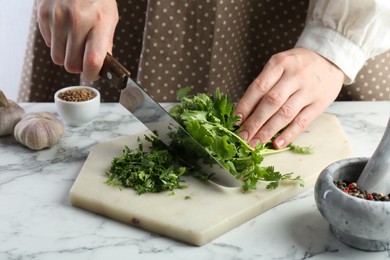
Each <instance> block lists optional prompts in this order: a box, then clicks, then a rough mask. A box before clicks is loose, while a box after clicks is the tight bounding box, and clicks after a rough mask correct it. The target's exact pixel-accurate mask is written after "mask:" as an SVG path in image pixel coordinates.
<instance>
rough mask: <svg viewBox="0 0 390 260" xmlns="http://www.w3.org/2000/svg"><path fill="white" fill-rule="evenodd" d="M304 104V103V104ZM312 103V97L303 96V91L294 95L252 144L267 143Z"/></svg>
mask: <svg viewBox="0 0 390 260" xmlns="http://www.w3.org/2000/svg"><path fill="white" fill-rule="evenodd" d="M303 102H304V103H303ZM311 102H312V99H311V98H310V95H302V93H301V91H297V92H295V93H294V94H292V95H291V96H290V97H289V98H288V99H287V100H286V102H285V103H284V104H283V106H281V107H280V108H279V109H278V110H277V111H276V112H275V113H274V114H273V115H272V116H271V118H270V119H269V120H268V121H267V122H266V123H265V124H264V125H263V126H262V127H261V128H260V129H259V130H258V131H257V133H256V134H255V135H254V136H253V138H252V140H251V141H250V144H251V145H252V146H256V144H257V143H259V142H260V143H266V142H268V141H270V140H271V138H272V137H273V136H275V135H276V134H277V133H278V132H279V131H280V130H281V129H283V128H284V127H285V126H286V125H288V124H289V123H291V122H292V120H293V119H294V118H295V117H296V116H297V115H298V113H299V112H300V111H301V110H302V109H303V108H304V107H305V106H307V105H308V104H310V103H311Z"/></svg>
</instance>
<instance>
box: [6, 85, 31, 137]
mask: <svg viewBox="0 0 390 260" xmlns="http://www.w3.org/2000/svg"><path fill="white" fill-rule="evenodd" d="M24 115H25V111H24V109H23V108H22V107H20V106H19V105H18V104H17V103H16V102H14V101H12V100H9V99H7V97H6V96H5V95H4V93H3V91H1V90H0V136H5V135H9V134H12V133H13V131H14V128H15V125H16V124H17V123H18V122H19V121H20V120H21V119H22V117H23V116H24Z"/></svg>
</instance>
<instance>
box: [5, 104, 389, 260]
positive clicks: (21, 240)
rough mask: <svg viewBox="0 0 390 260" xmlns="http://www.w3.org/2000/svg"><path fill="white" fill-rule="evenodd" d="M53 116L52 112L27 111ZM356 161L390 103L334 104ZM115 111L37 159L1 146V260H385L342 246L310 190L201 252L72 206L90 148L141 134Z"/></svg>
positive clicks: (369, 149)
mask: <svg viewBox="0 0 390 260" xmlns="http://www.w3.org/2000/svg"><path fill="white" fill-rule="evenodd" d="M22 105H23V107H24V108H25V110H26V111H27V112H32V111H50V112H53V113H56V111H55V106H54V104H52V103H34V104H22ZM327 112H328V113H332V114H335V115H337V116H338V118H339V120H340V122H341V125H342V127H343V129H344V130H345V133H346V135H347V138H348V140H349V141H350V143H351V145H352V147H353V149H354V151H355V153H356V156H370V155H371V154H372V153H373V152H374V150H375V148H376V146H377V145H378V143H379V141H380V138H381V137H382V134H383V132H384V130H385V126H386V125H387V121H388V119H389V117H390V102H387V101H386V102H358V103H356V102H354V103H352V102H336V103H334V104H333V105H332V106H331V107H330V108H329V109H328V110H327ZM143 130H144V128H143V127H142V125H140V124H139V123H137V121H136V120H135V119H134V118H133V117H132V116H129V115H128V113H127V112H126V110H125V109H123V108H122V107H121V106H120V105H119V104H107V103H106V104H102V107H101V110H100V113H99V116H98V118H96V119H95V120H94V121H93V122H92V123H90V124H88V125H86V126H84V127H79V128H71V127H66V130H65V132H66V134H65V136H64V138H63V139H62V141H61V143H60V144H59V145H57V146H56V147H53V148H52V149H48V150H43V151H39V152H34V151H31V150H28V149H26V148H23V147H22V146H20V145H19V144H17V143H16V142H15V140H14V139H13V137H11V136H9V137H2V138H0V259H1V260H3V259H18V260H25V259H39V260H43V259H47V260H49V259H50V260H52V259H56V260H62V259H72V260H76V259H93V260H98V259H116V260H119V259H202V260H208V259H210V260H211V259H237V260H238V259H245V260H250V259H266V260H270V259H373V260H375V259H389V258H390V252H387V251H384V252H375V253H371V252H364V251H359V250H356V249H352V248H349V247H347V246H345V245H344V244H342V243H341V242H339V241H338V240H336V239H335V238H334V237H333V235H332V234H331V233H330V231H329V226H328V224H327V222H326V221H325V220H324V218H323V217H322V216H321V215H320V213H319V211H318V210H317V207H316V205H315V202H314V196H313V189H310V190H308V191H306V192H304V193H301V194H300V195H298V196H296V197H293V198H292V199H290V200H288V201H286V202H284V203H282V204H280V205H279V206H277V207H274V208H272V209H271V210H269V211H267V212H265V213H264V214H261V215H259V216H258V217H256V218H254V219H252V220H250V221H248V222H247V223H245V224H243V225H241V226H239V227H237V228H236V229H234V230H232V231H230V232H228V233H227V234H225V235H223V236H221V237H219V238H217V239H215V240H214V241H212V242H210V243H209V244H207V245H205V246H203V247H195V246H191V245H187V244H184V243H181V242H177V241H174V240H172V239H169V238H165V237H161V236H159V235H156V234H152V233H149V232H146V231H143V230H140V229H137V228H134V227H131V226H127V225H125V224H122V223H118V222H116V221H114V220H111V219H108V218H105V217H102V216H98V215H95V214H93V213H90V212H87V211H84V210H82V209H78V208H75V207H72V206H71V204H70V202H69V198H68V196H69V190H70V187H71V186H72V184H73V182H74V180H75V178H76V176H77V174H78V172H79V171H80V169H81V167H82V165H83V163H84V161H85V159H86V157H87V155H88V153H89V150H90V148H91V147H92V146H93V145H94V144H96V143H99V142H103V141H107V140H112V139H114V138H117V137H120V136H123V135H129V134H135V133H139V132H141V131H143Z"/></svg>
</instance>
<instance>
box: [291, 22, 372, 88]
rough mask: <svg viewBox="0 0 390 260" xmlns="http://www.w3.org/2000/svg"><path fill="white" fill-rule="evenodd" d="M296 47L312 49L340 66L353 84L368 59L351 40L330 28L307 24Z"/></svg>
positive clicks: (348, 80)
mask: <svg viewBox="0 0 390 260" xmlns="http://www.w3.org/2000/svg"><path fill="white" fill-rule="evenodd" d="M296 47H304V48H306V49H310V50H312V51H314V52H316V53H318V54H320V55H321V56H323V57H325V58H326V59H328V60H329V61H331V62H333V63H334V64H335V65H336V66H338V67H339V68H340V69H341V70H342V71H343V72H344V74H345V76H346V77H347V79H346V80H345V82H344V84H352V83H353V81H354V80H355V77H356V75H357V74H358V72H359V70H360V69H361V68H362V67H363V65H364V63H365V62H366V60H367V59H368V57H367V55H366V53H365V52H364V51H363V50H362V49H361V48H359V46H358V45H356V44H355V43H354V42H352V41H351V40H349V39H347V38H346V37H344V36H343V35H342V34H340V33H339V32H337V31H334V30H332V29H329V28H325V27H320V26H316V25H314V24H307V25H306V27H305V29H304V30H303V32H302V34H301V36H300V38H299V40H298V42H297V43H296Z"/></svg>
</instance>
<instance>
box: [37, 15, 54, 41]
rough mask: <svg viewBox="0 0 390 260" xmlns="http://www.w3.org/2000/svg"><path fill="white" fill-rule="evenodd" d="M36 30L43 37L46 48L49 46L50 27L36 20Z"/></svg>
mask: <svg viewBox="0 0 390 260" xmlns="http://www.w3.org/2000/svg"><path fill="white" fill-rule="evenodd" d="M38 28H39V31H40V33H41V35H42V37H43V40H44V41H45V44H46V46H47V47H50V46H51V31H50V26H49V25H48V23H47V22H43V21H42V20H40V19H39V18H38Z"/></svg>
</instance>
